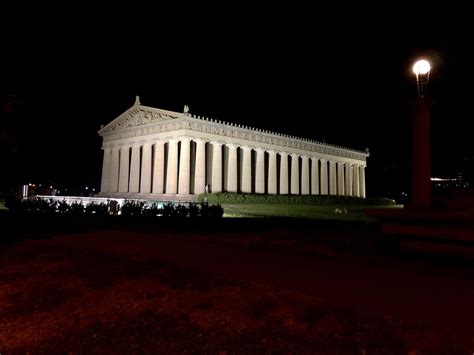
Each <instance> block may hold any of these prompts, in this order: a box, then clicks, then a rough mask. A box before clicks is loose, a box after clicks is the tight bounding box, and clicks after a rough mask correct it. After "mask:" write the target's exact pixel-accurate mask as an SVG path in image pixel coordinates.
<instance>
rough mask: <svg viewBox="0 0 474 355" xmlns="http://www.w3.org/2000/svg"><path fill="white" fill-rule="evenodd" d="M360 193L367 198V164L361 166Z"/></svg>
mask: <svg viewBox="0 0 474 355" xmlns="http://www.w3.org/2000/svg"><path fill="white" fill-rule="evenodd" d="M359 195H360V197H362V198H365V166H363V165H361V166H360V168H359Z"/></svg>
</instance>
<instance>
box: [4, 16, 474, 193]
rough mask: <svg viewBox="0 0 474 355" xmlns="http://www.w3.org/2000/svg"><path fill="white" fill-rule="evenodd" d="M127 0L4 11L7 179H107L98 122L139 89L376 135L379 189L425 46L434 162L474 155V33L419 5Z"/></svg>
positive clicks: (372, 162) (350, 141)
mask: <svg viewBox="0 0 474 355" xmlns="http://www.w3.org/2000/svg"><path fill="white" fill-rule="evenodd" d="M122 10H124V11H123V13H121V14H110V13H109V14H107V15H105V13H103V12H101V13H100V14H99V13H96V12H92V11H91V12H88V11H84V12H85V13H84V16H80V15H79V16H76V17H74V18H72V17H68V16H65V17H60V16H58V17H55V19H54V20H53V21H44V22H41V21H40V23H39V24H38V23H37V22H38V21H36V22H35V23H34V24H35V25H37V26H36V27H35V26H33V27H32V28H30V29H29V30H26V31H25V27H24V26H25V23H26V22H25V21H26V20H25V19H23V20H21V21H9V22H8V24H7V25H5V24H4V25H3V26H6V28H5V29H4V33H6V36H5V38H6V40H5V42H4V43H3V51H2V52H3V59H5V61H4V62H3V64H2V66H3V70H2V72H3V73H2V80H1V85H2V86H1V89H2V92H1V95H2V105H3V110H2V113H1V121H0V129H1V130H2V131H1V132H2V135H1V149H2V153H1V154H2V155H1V157H2V160H4V161H6V162H7V164H4V166H7V167H8V169H7V170H3V169H2V179H3V180H2V182H3V184H4V185H5V184H6V183H5V182H6V181H7V180H8V181H18V182H29V181H38V182H39V181H43V182H44V183H48V184H49V183H53V184H58V185H71V186H73V185H74V186H86V185H93V186H95V187H96V188H98V187H99V181H100V174H101V160H102V151H101V149H100V147H101V140H100V137H99V136H98V135H97V131H98V130H99V128H100V125H101V124H107V123H109V122H110V121H112V120H113V119H114V118H116V117H117V116H118V115H119V114H121V113H122V112H123V111H125V110H126V109H127V108H129V107H130V106H131V105H133V102H134V100H135V95H139V96H140V98H141V102H142V104H144V105H148V106H153V107H159V108H163V109H167V110H174V111H179V112H182V110H183V106H184V105H185V104H186V105H188V106H190V112H191V113H193V114H197V115H200V116H207V117H211V118H214V119H219V120H225V121H231V122H235V123H241V124H244V125H249V126H252V127H257V128H263V129H270V130H274V131H280V132H285V133H288V134H293V135H298V136H301V137H306V138H311V139H316V140H320V141H323V140H324V141H326V142H328V143H333V144H337V145H342V146H347V147H350V148H354V149H359V150H364V149H365V148H366V147H368V148H369V149H370V152H371V156H370V157H369V160H368V170H367V179H368V181H367V186H368V193H369V194H372V195H386V194H388V193H389V192H393V191H395V190H397V191H401V190H403V189H405V188H406V185H407V184H406V183H407V181H408V180H407V178H408V176H409V175H408V174H409V169H410V159H411V157H410V149H411V125H410V118H409V111H408V109H407V107H408V106H407V102H408V101H409V100H411V99H414V98H416V86H415V78H414V75H413V74H412V72H411V66H412V64H413V61H414V59H416V58H419V57H421V56H423V57H426V58H429V59H430V60H431V61H432V64H433V71H432V74H431V81H430V84H429V89H428V90H429V96H430V97H431V98H432V99H433V100H434V103H435V104H434V106H433V113H432V155H433V169H432V170H433V176H438V175H445V176H448V175H456V174H457V173H458V172H461V170H462V169H465V166H466V162H467V161H468V160H467V159H469V158H471V159H472V157H473V156H474V149H473V144H472V141H473V139H472V137H473V130H472V129H473V124H472V121H473V114H472V108H471V106H472V102H473V99H472V89H471V88H472V70H470V71H467V72H466V70H467V68H469V66H470V65H472V63H473V60H472V59H473V57H472V55H471V54H470V53H469V52H470V51H471V49H472V48H470V46H471V45H472V40H469V38H468V36H467V34H466V32H464V31H463V30H462V29H455V28H454V27H452V26H446V22H445V21H446V20H445V19H444V20H439V19H434V18H430V19H429V20H427V22H426V23H424V24H423V26H421V29H420V26H419V24H416V23H414V21H409V18H412V17H413V14H409V13H407V14H406V16H407V17H406V18H403V17H398V18H396V21H390V23H387V22H386V19H385V18H384V17H380V16H373V17H372V16H367V17H366V18H365V17H364V18H363V17H352V18H350V17H349V19H351V20H350V21H349V20H348V18H344V17H340V18H339V15H338V14H336V15H333V16H326V14H325V13H324V12H320V13H318V14H317V15H316V14H315V13H314V12H310V11H309V10H308V11H305V9H298V10H291V9H286V8H278V9H276V8H272V9H271V11H267V10H268V9H266V10H258V11H257V10H255V9H253V10H252V11H248V9H235V8H234V9H232V11H231V10H225V9H217V10H218V11H220V15H219V16H217V15H215V14H211V13H206V14H205V15H198V14H196V13H193V11H192V10H193V9H188V11H186V12H185V13H182V12H181V11H175V12H173V13H172V14H169V13H167V12H164V11H158V10H154V11H155V12H153V13H152V14H150V13H146V11H145V12H144V13H141V12H140V11H142V10H140V11H139V9H133V8H131V9H122ZM200 10H203V9H202V8H201V9H200ZM203 12H206V11H203ZM17 15H18V14H17ZM104 16H105V17H104ZM20 17H21V16H16V17H15V20H18V18H20ZM58 18H60V20H57V19H58ZM373 18H376V19H377V20H373ZM412 20H413V19H412ZM454 20H455V19H454ZM30 25H31V24H30ZM448 27H449V30H448V29H447V28H448ZM414 32H418V33H419V35H418V36H414V35H413V33H414ZM470 162H471V163H472V162H473V160H470ZM389 176H391V177H392V178H389Z"/></svg>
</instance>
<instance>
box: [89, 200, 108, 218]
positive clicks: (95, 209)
mask: <svg viewBox="0 0 474 355" xmlns="http://www.w3.org/2000/svg"><path fill="white" fill-rule="evenodd" d="M85 212H86V213H87V214H95V215H97V216H106V215H108V214H109V206H107V204H106V203H95V202H91V203H89V204H88V205H87V206H86V208H85Z"/></svg>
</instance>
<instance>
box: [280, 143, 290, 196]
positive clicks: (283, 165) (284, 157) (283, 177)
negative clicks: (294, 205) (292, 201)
mask: <svg viewBox="0 0 474 355" xmlns="http://www.w3.org/2000/svg"><path fill="white" fill-rule="evenodd" d="M280 157H281V160H280V195H288V153H286V152H280Z"/></svg>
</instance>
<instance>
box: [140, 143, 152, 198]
mask: <svg viewBox="0 0 474 355" xmlns="http://www.w3.org/2000/svg"><path fill="white" fill-rule="evenodd" d="M151 148H152V147H151V143H145V144H144V145H143V146H142V172H141V175H140V193H142V194H149V193H150V192H151Z"/></svg>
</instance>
